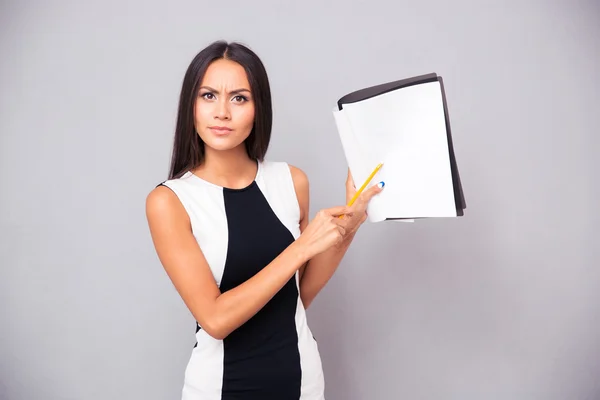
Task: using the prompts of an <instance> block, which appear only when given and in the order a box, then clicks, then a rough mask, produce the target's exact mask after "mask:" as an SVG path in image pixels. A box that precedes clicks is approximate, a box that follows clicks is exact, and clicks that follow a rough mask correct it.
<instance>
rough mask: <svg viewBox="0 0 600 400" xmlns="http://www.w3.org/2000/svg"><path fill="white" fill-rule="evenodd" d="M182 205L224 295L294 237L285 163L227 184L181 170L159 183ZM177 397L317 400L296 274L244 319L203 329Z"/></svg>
mask: <svg viewBox="0 0 600 400" xmlns="http://www.w3.org/2000/svg"><path fill="white" fill-rule="evenodd" d="M162 184H163V185H165V186H167V187H169V188H170V189H171V190H173V192H174V193H175V194H176V195H177V196H178V198H179V200H180V201H181V203H182V204H183V206H184V207H185V209H186V211H187V213H188V215H189V218H190V220H191V226H192V231H193V234H194V236H195V238H196V240H197V241H198V244H199V245H200V248H201V249H202V252H203V253H204V256H205V257H206V260H207V261H208V264H209V266H210V269H211V271H212V274H213V276H214V278H215V280H216V282H217V285H218V286H219V288H220V290H221V292H222V293H224V292H226V291H227V290H230V289H232V288H234V287H236V286H238V285H240V284H242V283H243V282H244V281H246V280H248V279H250V278H251V277H252V276H253V275H255V274H256V273H258V272H259V271H260V270H261V269H262V268H264V267H265V266H266V265H268V264H269V263H270V262H271V261H272V260H273V259H274V258H275V257H277V256H278V255H279V254H280V253H281V252H282V251H283V250H284V249H285V248H286V247H287V246H289V245H290V244H291V243H292V242H293V241H294V240H295V239H296V238H298V236H299V235H300V227H299V219H300V207H299V204H298V199H297V197H296V192H295V189H294V183H293V181H292V176H291V172H290V168H289V165H288V164H287V163H284V162H273V161H264V162H259V163H258V172H257V175H256V178H255V180H254V181H253V182H252V183H251V184H250V185H249V186H247V187H245V188H243V189H230V188H224V187H221V186H217V185H215V184H212V183H210V182H207V181H205V180H203V179H201V178H200V177H198V176H197V175H195V174H193V173H191V172H189V171H188V172H186V173H185V174H184V175H183V176H182V177H181V178H178V179H171V180H167V181H165V182H163V183H162ZM196 340H197V343H196V345H195V346H194V348H193V350H192V353H191V357H190V359H189V362H188V365H187V368H186V371H185V379H184V385H183V390H182V400H221V399H223V400H226V399H239V400H246V399H257V400H258V399H261V400H265V399H277V400H293V399H294V400H323V399H324V379H323V370H322V365H321V357H320V355H319V350H318V347H317V343H316V341H315V339H314V338H313V335H312V333H311V330H310V328H309V326H308V324H307V321H306V314H305V309H304V306H303V304H302V301H301V299H300V295H299V280H298V273H296V274H295V275H294V277H292V278H291V279H290V280H289V281H288V282H287V283H286V285H285V286H284V287H283V288H282V289H281V290H280V291H279V292H278V293H277V294H276V295H275V296H274V297H273V298H272V299H271V301H269V303H267V304H266V306H265V307H263V308H262V309H261V310H260V311H259V312H258V313H257V314H256V315H255V316H253V317H252V318H251V319H250V320H248V321H247V322H246V323H245V324H243V325H242V326H240V327H239V328H238V329H236V330H235V331H233V332H232V333H231V334H229V335H228V336H227V337H226V338H225V339H224V340H217V339H215V338H213V337H211V336H210V335H208V334H207V333H206V331H204V330H203V329H202V327H201V326H197V329H196Z"/></svg>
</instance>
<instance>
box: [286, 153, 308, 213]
mask: <svg viewBox="0 0 600 400" xmlns="http://www.w3.org/2000/svg"><path fill="white" fill-rule="evenodd" d="M288 165H289V167H290V172H291V174H292V180H293V181H294V189H295V190H296V197H297V198H298V204H299V205H300V219H301V220H305V219H306V217H307V216H308V208H309V198H310V194H309V182H308V176H307V175H306V173H305V172H304V171H303V170H301V169H300V168H298V167H296V166H294V165H291V164H288Z"/></svg>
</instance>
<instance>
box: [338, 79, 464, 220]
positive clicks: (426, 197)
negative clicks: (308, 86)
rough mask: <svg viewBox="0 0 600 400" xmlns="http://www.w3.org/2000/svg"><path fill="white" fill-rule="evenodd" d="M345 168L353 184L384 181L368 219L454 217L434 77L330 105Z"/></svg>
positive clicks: (439, 96) (439, 98)
mask: <svg viewBox="0 0 600 400" xmlns="http://www.w3.org/2000/svg"><path fill="white" fill-rule="evenodd" d="M333 114H334V118H335V121H336V126H337V129H338V133H339V135H340V140H341V142H342V146H343V149H344V154H345V155H346V160H347V162H348V166H349V168H350V171H351V173H352V175H353V177H354V179H355V183H356V185H357V187H358V186H360V185H362V183H363V182H364V181H365V180H366V178H367V177H368V176H369V174H370V173H371V172H372V171H373V169H374V168H375V167H376V166H377V164H378V163H380V162H383V163H384V166H383V168H382V169H381V170H380V171H379V173H378V174H377V176H376V177H375V178H374V179H373V181H372V182H371V184H370V185H369V186H371V185H374V184H377V183H378V182H380V181H384V182H385V189H384V190H383V191H382V192H381V193H380V194H379V195H378V196H375V197H374V198H373V199H372V200H371V202H370V204H369V208H368V213H369V220H370V221H372V222H378V221H382V220H384V219H386V218H413V217H425V218H428V217H455V216H456V206H455V202H454V190H453V185H452V175H451V170H450V156H449V152H448V141H447V136H446V121H445V116H444V108H443V101H442V93H441V88H440V84H439V82H437V81H436V82H432V83H423V84H418V85H414V86H410V87H406V88H402V89H398V90H394V91H391V92H388V93H385V94H382V95H379V96H375V97H372V98H369V99H366V100H363V101H360V102H357V103H351V104H345V105H344V109H343V110H341V111H339V110H337V109H336V110H334V112H333Z"/></svg>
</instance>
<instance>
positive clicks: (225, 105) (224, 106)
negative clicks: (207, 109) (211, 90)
mask: <svg viewBox="0 0 600 400" xmlns="http://www.w3.org/2000/svg"><path fill="white" fill-rule="evenodd" d="M230 118H231V114H230V112H229V102H228V101H227V100H225V99H221V100H220V101H219V102H218V104H217V109H216V113H215V119H224V120H227V119H230Z"/></svg>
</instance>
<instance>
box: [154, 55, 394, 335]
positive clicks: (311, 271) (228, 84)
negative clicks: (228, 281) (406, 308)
mask: <svg viewBox="0 0 600 400" xmlns="http://www.w3.org/2000/svg"><path fill="white" fill-rule="evenodd" d="M200 86H201V89H200V92H199V95H198V97H197V99H196V103H195V106H194V113H195V115H194V122H195V127H196V131H197V132H198V135H200V137H201V139H202V140H203V141H204V143H205V156H206V157H205V161H204V163H203V164H202V165H200V166H199V167H198V168H196V169H195V170H193V171H192V172H193V173H194V174H196V175H198V176H199V177H201V178H202V179H204V180H206V181H209V182H212V183H215V184H216V185H219V186H223V187H228V188H243V187H246V186H248V185H249V184H250V183H252V181H253V180H254V178H255V176H256V173H257V165H256V163H255V162H254V161H253V160H251V159H250V158H249V157H248V154H247V152H246V149H245V147H244V141H245V139H246V138H247V137H248V135H249V134H250V132H251V130H252V126H253V123H254V113H255V107H254V102H253V99H252V93H251V92H250V85H249V83H248V78H247V76H246V73H245V71H244V69H243V67H242V66H240V65H239V64H237V63H235V62H233V61H229V60H224V59H222V60H218V61H215V62H213V63H212V64H211V65H210V66H209V68H208V69H207V71H206V74H205V76H204V78H203V80H202V82H201V85H200ZM242 89H243V91H241V90H242ZM212 126H221V127H227V128H230V129H231V130H230V131H228V132H227V133H226V134H222V133H220V131H215V130H212V129H211V128H210V127H212ZM290 170H291V173H292V178H293V181H294V186H295V189H296V194H297V196H298V202H299V204H300V210H301V215H300V221H299V223H300V230H301V235H300V237H299V238H298V239H297V240H296V241H294V242H293V243H292V244H291V245H290V246H289V247H288V248H286V249H285V250H284V251H283V252H282V253H281V254H280V255H279V256H278V257H277V258H275V259H274V260H273V261H272V262H271V263H270V264H268V265H266V266H265V267H264V268H263V269H262V270H261V271H260V272H259V273H258V274H256V275H255V276H253V277H252V278H251V279H249V280H248V281H246V282H244V283H243V284H241V285H239V286H237V287H235V288H233V289H231V290H229V291H227V292H225V293H221V291H220V290H219V287H218V286H217V283H216V282H215V279H214V277H213V275H212V272H211V270H210V267H209V265H208V263H207V262H206V259H205V258H204V255H203V253H202V250H201V249H200V247H199V246H198V243H197V242H196V239H195V238H194V236H193V234H192V230H191V223H190V219H189V217H188V215H187V213H186V211H185V209H184V208H183V206H182V204H181V203H180V202H179V200H178V198H177V196H176V195H175V194H174V193H173V192H172V191H171V190H170V189H169V188H167V187H163V186H159V187H157V188H155V189H154V190H153V191H152V192H150V193H149V195H148V196H147V199H146V217H147V220H148V225H149V228H150V233H151V236H152V240H153V243H154V246H155V249H156V252H157V254H158V257H159V259H160V261H161V263H162V265H163V267H164V269H165V271H166V272H167V274H168V276H169V278H170V279H171V281H172V283H173V285H174V286H175V288H176V290H177V291H178V293H179V294H180V296H181V298H182V299H183V301H184V303H185V304H186V306H187V307H188V309H189V310H190V312H191V313H192V315H193V316H194V318H195V319H196V321H197V322H198V323H199V325H200V326H201V327H202V328H203V329H204V330H205V331H206V332H207V333H208V334H209V335H211V336H212V337H214V338H216V339H224V338H225V337H227V335H229V334H230V333H231V332H232V331H234V330H235V329H237V328H238V327H239V326H241V325H242V324H244V323H245V322H246V321H247V320H249V319H250V318H251V317H252V316H253V315H255V314H256V313H257V312H258V311H259V310H260V309H261V308H262V307H264V306H265V305H266V304H267V302H268V301H269V300H270V299H271V298H272V297H273V296H274V295H275V294H276V293H277V292H278V291H279V290H280V289H281V288H282V287H283V286H284V285H285V284H286V282H287V281H288V280H289V279H291V278H292V277H293V276H294V274H296V272H299V274H300V296H301V299H302V302H303V304H304V307H308V306H309V305H310V303H311V302H312V301H313V299H314V298H315V297H316V295H317V294H318V293H319V291H320V290H321V289H322V288H323V287H324V286H325V285H326V283H327V282H328V281H329V279H330V278H331V276H332V275H333V273H334V272H335V270H336V269H337V267H338V265H339V263H340V261H341V259H342V257H343V256H344V254H345V252H346V250H347V249H348V246H350V243H351V242H352V239H353V238H354V235H355V233H356V231H357V229H358V228H359V227H360V225H362V223H363V222H364V221H365V219H366V212H365V210H366V206H367V204H368V202H369V200H370V199H371V198H372V197H373V196H374V195H376V194H377V193H379V192H380V191H381V190H382V189H380V188H378V187H377V186H373V187H372V188H371V189H369V190H368V191H365V192H363V194H362V195H361V197H359V199H358V200H357V201H356V202H355V203H354V205H353V206H352V207H346V206H338V207H333V208H329V209H324V210H320V211H319V212H318V213H317V214H316V216H315V218H313V220H312V221H310V222H309V182H308V178H307V176H306V174H305V173H304V172H303V171H302V170H301V169H299V168H297V167H294V166H290ZM354 191H355V187H354V182H353V181H352V176H351V175H350V173H349V172H348V178H347V180H346V200H349V199H350V197H352V196H353V194H354ZM338 216H343V217H342V218H337V217H338Z"/></svg>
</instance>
